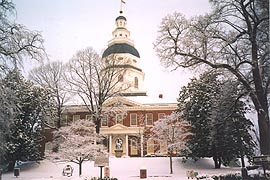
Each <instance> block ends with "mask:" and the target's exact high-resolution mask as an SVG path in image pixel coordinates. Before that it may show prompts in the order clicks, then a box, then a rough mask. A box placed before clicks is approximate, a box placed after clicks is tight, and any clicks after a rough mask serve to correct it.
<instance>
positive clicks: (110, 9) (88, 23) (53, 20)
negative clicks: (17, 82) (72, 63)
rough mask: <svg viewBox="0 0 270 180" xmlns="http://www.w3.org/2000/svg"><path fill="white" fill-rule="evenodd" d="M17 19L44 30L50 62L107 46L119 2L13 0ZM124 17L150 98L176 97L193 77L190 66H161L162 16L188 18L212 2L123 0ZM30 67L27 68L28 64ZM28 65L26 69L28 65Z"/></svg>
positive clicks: (193, 0)
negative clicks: (157, 46) (158, 40)
mask: <svg viewBox="0 0 270 180" xmlns="http://www.w3.org/2000/svg"><path fill="white" fill-rule="evenodd" d="M13 2H14V3H15V6H16V10H17V20H16V21H17V22H18V23H21V24H24V25H25V26H26V27H27V28H28V29H31V30H37V31H39V32H41V34H42V36H43V38H44V39H45V48H46V52H47V53H48V55H49V58H50V60H52V61H55V60H59V61H68V60H69V59H70V58H71V57H72V56H73V55H74V54H75V53H76V51H78V50H81V49H84V48H86V47H89V46H91V47H93V48H94V49H95V50H96V51H97V52H98V53H100V55H101V53H102V51H103V50H104V49H105V48H106V47H107V42H108V41H109V40H111V38H112V35H111V33H112V31H113V30H114V29H115V18H116V17H118V16H119V10H120V0H43V1H42V0H13ZM125 2H126V4H124V5H123V11H124V13H123V15H124V16H125V17H126V18H127V23H128V24H127V29H128V30H129V31H130V32H131V39H132V40H134V43H135V47H136V49H137V50H138V51H139V53H140V56H141V61H142V67H141V68H142V69H143V71H144V72H145V87H146V89H147V91H148V95H150V96H156V97H157V96H158V94H159V93H163V96H164V98H165V99H168V100H170V101H175V99H176V98H177V97H178V93H179V90H180V88H181V86H182V85H186V84H187V82H188V81H189V78H190V77H191V76H192V75H191V74H190V73H188V71H187V70H184V71H183V70H177V71H174V72H170V70H168V69H165V68H163V67H161V66H160V62H159V59H158V57H157V56H156V54H155V51H154V50H153V42H154V41H155V39H156V36H157V31H158V26H159V24H160V22H161V20H162V18H163V17H165V16H166V15H167V14H171V13H173V12H181V13H183V14H184V15H185V16H186V17H190V16H194V15H200V14H204V13H206V12H209V11H210V6H209V3H208V0H125ZM28 68H29V67H28ZM28 68H27V69H28Z"/></svg>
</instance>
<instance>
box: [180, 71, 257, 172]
mask: <svg viewBox="0 0 270 180" xmlns="http://www.w3.org/2000/svg"><path fill="white" fill-rule="evenodd" d="M236 85H237V84H235V83H232V82H230V81H225V80H224V79H223V80H222V78H221V75H219V73H217V72H213V71H210V72H207V73H204V74H203V75H201V76H200V78H199V79H193V80H192V82H191V83H189V84H188V85H187V86H186V87H184V88H183V89H182V90H181V92H180V97H179V111H182V112H183V118H185V119H186V120H188V121H189V122H190V123H191V133H192V134H193V136H192V138H191V139H189V141H188V143H187V147H188V148H187V150H185V151H183V153H184V155H185V156H186V157H191V158H193V159H195V160H196V159H199V158H202V157H213V160H214V162H215V168H220V166H221V164H222V163H223V164H224V165H227V164H228V163H229V162H230V161H231V160H233V159H235V158H237V157H242V158H243V156H244V155H246V156H251V155H252V154H253V152H254V147H255V146H256V144H255V142H254V141H253V140H252V136H251V134H250V132H251V131H252V128H253V124H252V123H251V122H250V120H248V119H247V118H246V117H245V112H246V108H245V104H244V102H242V101H240V100H239V99H240V98H239V93H238V90H237V88H238V86H236ZM242 165H243V166H244V164H243V161H242Z"/></svg>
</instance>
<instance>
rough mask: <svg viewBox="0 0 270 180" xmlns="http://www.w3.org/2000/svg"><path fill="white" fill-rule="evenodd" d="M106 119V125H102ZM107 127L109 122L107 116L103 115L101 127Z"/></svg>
mask: <svg viewBox="0 0 270 180" xmlns="http://www.w3.org/2000/svg"><path fill="white" fill-rule="evenodd" d="M105 119H106V125H103V122H104V121H105ZM108 125H109V122H108V115H104V116H103V117H102V119H101V127H108Z"/></svg>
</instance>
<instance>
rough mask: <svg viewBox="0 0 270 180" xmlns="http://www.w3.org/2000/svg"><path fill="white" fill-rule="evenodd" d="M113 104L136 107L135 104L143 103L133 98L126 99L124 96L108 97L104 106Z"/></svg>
mask: <svg viewBox="0 0 270 180" xmlns="http://www.w3.org/2000/svg"><path fill="white" fill-rule="evenodd" d="M113 106H127V107H134V106H141V104H140V103H137V102H134V101H132V100H129V99H126V98H124V97H113V98H111V99H108V100H107V101H105V103H104V107H113Z"/></svg>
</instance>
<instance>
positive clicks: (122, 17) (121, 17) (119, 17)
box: [115, 16, 127, 21]
mask: <svg viewBox="0 0 270 180" xmlns="http://www.w3.org/2000/svg"><path fill="white" fill-rule="evenodd" d="M119 19H123V20H125V21H126V20H127V19H126V18H125V17H124V16H118V17H117V18H116V19H115V21H117V20H119Z"/></svg>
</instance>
